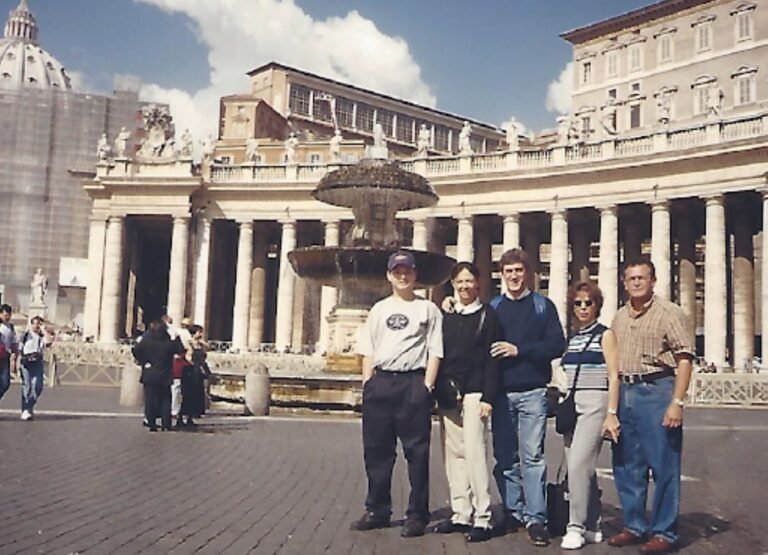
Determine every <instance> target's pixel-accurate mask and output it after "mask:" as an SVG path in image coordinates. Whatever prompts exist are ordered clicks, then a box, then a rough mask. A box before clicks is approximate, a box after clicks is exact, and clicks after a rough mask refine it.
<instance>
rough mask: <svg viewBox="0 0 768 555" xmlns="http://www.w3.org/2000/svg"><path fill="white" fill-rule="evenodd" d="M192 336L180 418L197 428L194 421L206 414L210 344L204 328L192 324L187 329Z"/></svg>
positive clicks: (183, 374) (182, 380)
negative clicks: (207, 360) (205, 336)
mask: <svg viewBox="0 0 768 555" xmlns="http://www.w3.org/2000/svg"><path fill="white" fill-rule="evenodd" d="M187 330H188V332H189V334H190V342H189V349H188V350H187V354H186V357H187V360H189V361H190V362H191V364H188V365H185V366H184V369H183V373H182V376H181V409H180V411H179V414H180V418H184V417H186V421H185V422H183V425H184V426H196V425H197V424H196V423H195V421H194V420H193V419H194V418H199V417H200V416H202V415H203V414H205V378H206V376H207V374H208V373H210V372H209V370H208V365H207V363H206V357H207V354H206V351H207V350H208V344H207V343H206V342H205V339H204V338H203V328H202V326H198V325H196V324H192V325H190V326H188V328H187Z"/></svg>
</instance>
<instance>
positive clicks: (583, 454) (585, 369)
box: [560, 281, 618, 549]
mask: <svg viewBox="0 0 768 555" xmlns="http://www.w3.org/2000/svg"><path fill="white" fill-rule="evenodd" d="M568 297H569V300H570V305H571V307H572V310H573V312H572V328H573V334H572V335H571V337H570V339H569V340H568V347H567V348H566V351H565V354H564V355H563V358H562V360H561V364H562V366H563V369H564V370H565V372H566V375H567V376H568V391H569V392H572V394H573V396H574V399H573V400H574V403H575V407H576V427H575V429H574V430H573V431H572V432H570V433H566V434H565V435H564V436H563V442H564V444H565V451H566V460H567V467H568V493H569V500H570V504H569V513H570V514H569V521H568V527H567V529H566V533H565V536H563V539H562V542H561V544H560V547H561V548H562V549H581V548H582V547H584V545H585V544H586V543H600V542H602V541H603V534H602V532H601V530H600V513H601V507H600V490H599V489H598V487H597V475H596V469H597V458H598V456H599V455H600V448H601V447H602V444H603V425H604V424H607V423H608V422H607V421H606V416H610V417H612V418H613V419H614V421H615V418H616V417H615V415H616V410H615V408H613V409H611V414H610V415H609V414H608V413H607V410H608V383H609V379H610V382H611V383H612V384H614V386H616V385H617V384H618V358H617V357H618V352H617V347H616V336H615V335H614V334H613V332H612V331H611V330H609V329H608V328H607V327H606V326H604V325H603V324H601V323H600V322H598V321H597V318H598V317H599V316H600V309H601V308H602V307H603V293H602V291H600V288H599V287H598V286H597V285H596V284H595V283H594V282H592V281H580V282H578V283H576V284H574V285H573V286H572V287H571V289H570V291H569V295H568ZM569 394H571V393H569ZM614 407H615V405H614ZM614 428H615V426H614Z"/></svg>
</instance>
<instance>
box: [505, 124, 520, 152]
mask: <svg viewBox="0 0 768 555" xmlns="http://www.w3.org/2000/svg"><path fill="white" fill-rule="evenodd" d="M506 131H507V148H508V149H509V150H517V149H518V148H519V147H520V137H519V134H520V129H519V127H518V125H517V120H516V119H515V118H512V119H511V120H509V122H508V123H507V130H506Z"/></svg>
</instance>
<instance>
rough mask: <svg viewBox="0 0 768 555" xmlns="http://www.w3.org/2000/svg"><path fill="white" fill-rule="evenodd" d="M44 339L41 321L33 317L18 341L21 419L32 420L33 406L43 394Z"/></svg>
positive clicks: (37, 317) (40, 318)
mask: <svg viewBox="0 0 768 555" xmlns="http://www.w3.org/2000/svg"><path fill="white" fill-rule="evenodd" d="M45 347H46V337H45V331H44V330H43V319H42V317H40V316H34V317H33V318H32V320H31V321H30V324H29V328H28V329H27V330H26V331H25V332H24V333H23V334H22V335H21V339H20V340H19V358H20V359H21V419H22V420H32V419H33V418H34V414H35V405H36V404H37V400H38V399H39V398H40V395H42V394H43V373H44V367H45V365H44V363H43V355H44V354H45Z"/></svg>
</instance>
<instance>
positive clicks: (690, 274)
mask: <svg viewBox="0 0 768 555" xmlns="http://www.w3.org/2000/svg"><path fill="white" fill-rule="evenodd" d="M688 210H690V209H689V208H686V212H684V213H683V214H682V215H681V218H683V219H684V220H687V221H691V217H690V216H689V215H688ZM677 241H678V245H679V250H678V260H679V262H678V265H679V274H680V275H679V277H678V281H679V283H680V295H679V300H680V307H681V308H682V309H683V312H684V313H685V316H686V317H687V318H688V326H689V328H688V329H689V330H690V332H691V337H693V338H694V339H695V338H696V237H695V234H693V233H692V232H691V225H690V224H689V223H687V222H686V221H683V222H681V224H680V226H679V227H678V233H677Z"/></svg>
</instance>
